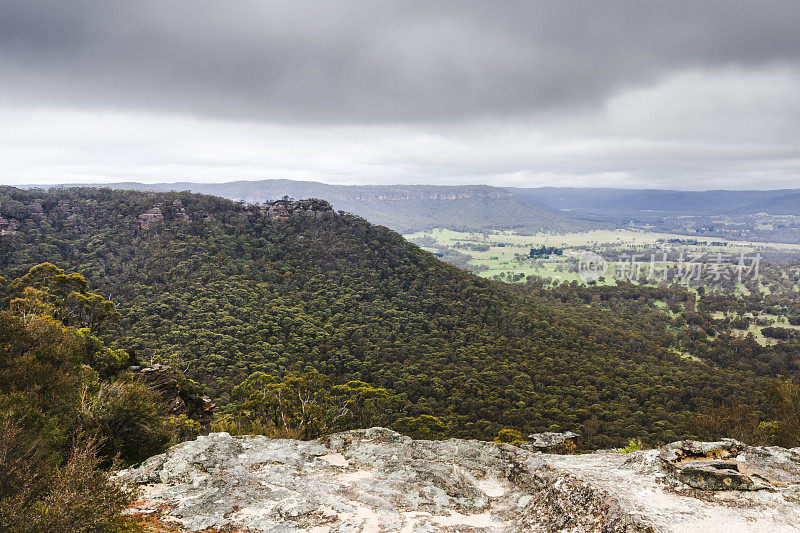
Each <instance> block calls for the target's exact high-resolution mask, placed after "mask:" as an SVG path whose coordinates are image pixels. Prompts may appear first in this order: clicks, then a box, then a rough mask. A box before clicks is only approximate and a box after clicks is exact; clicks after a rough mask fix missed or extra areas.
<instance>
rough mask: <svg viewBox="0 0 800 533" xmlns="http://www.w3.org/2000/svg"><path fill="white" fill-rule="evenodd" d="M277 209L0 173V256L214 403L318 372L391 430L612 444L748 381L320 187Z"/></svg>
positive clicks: (739, 391)
mask: <svg viewBox="0 0 800 533" xmlns="http://www.w3.org/2000/svg"><path fill="white" fill-rule="evenodd" d="M291 209H294V208H291ZM291 209H290V210H289V211H286V210H274V211H273V210H270V211H269V212H267V210H266V209H265V208H263V207H262V208H259V207H258V206H247V205H244V204H240V203H235V202H232V201H229V200H224V199H221V198H217V197H212V196H204V195H199V194H191V193H145V192H132V191H112V190H109V189H53V190H51V191H43V190H19V189H14V188H2V189H0V215H2V217H3V220H4V222H2V224H3V226H2V228H5V229H4V230H3V233H4V234H3V235H2V236H0V270H2V272H3V275H4V276H5V277H7V278H9V279H11V278H13V277H18V276H20V275H22V274H24V273H25V272H27V270H28V269H29V268H30V267H32V266H33V265H36V264H38V263H42V262H45V261H47V262H51V263H54V264H56V265H57V266H58V267H60V268H63V269H65V270H66V271H68V272H73V271H76V272H80V273H81V274H82V275H83V276H85V277H86V278H87V280H89V282H90V284H91V288H92V290H96V291H98V292H100V293H102V294H103V295H104V296H106V297H107V298H109V299H110V300H112V301H114V302H115V303H116V305H117V309H118V311H119V312H120V313H121V315H122V317H121V324H122V325H121V328H122V330H121V331H118V332H115V338H119V339H121V340H120V341H119V342H118V345H119V346H121V347H124V348H126V349H128V350H131V351H132V352H133V353H134V354H135V356H136V357H138V358H139V359H140V360H148V359H150V358H154V357H159V358H162V359H165V360H171V361H173V362H174V363H180V364H181V366H182V369H183V368H188V369H187V370H186V374H187V375H189V376H191V377H193V378H195V379H197V380H198V381H200V382H202V383H204V384H205V385H206V386H207V387H208V388H209V391H210V393H211V395H212V396H214V397H215V398H216V399H218V400H221V401H222V402H223V403H224V402H225V401H226V400H227V399H228V398H229V396H230V393H231V390H232V388H233V387H234V386H235V385H236V384H238V383H240V382H241V381H243V380H244V379H245V378H247V377H248V376H249V375H250V374H251V373H253V372H255V371H263V372H265V373H267V374H270V375H272V376H275V377H277V378H281V377H282V376H285V375H287V374H288V373H290V372H292V371H300V372H303V371H308V370H311V369H316V370H318V371H319V372H320V373H322V374H324V375H327V376H329V377H331V378H332V379H333V380H334V381H335V382H346V381H347V380H360V381H363V382H366V383H368V384H370V385H373V386H376V387H383V388H385V389H387V390H388V391H389V393H390V395H391V401H390V402H388V403H387V404H386V405H385V406H384V408H383V409H384V413H383V415H384V418H386V419H388V421H387V423H388V424H392V425H393V426H394V427H397V428H400V429H403V428H410V429H409V431H414V428H416V427H419V425H420V424H427V425H428V426H431V424H433V427H434V430H435V431H438V432H440V433H441V434H448V435H455V436H465V437H477V438H484V439H486V438H492V437H494V436H495V435H496V434H497V432H498V430H499V429H502V428H514V429H516V430H519V431H520V432H523V433H525V432H531V431H541V430H548V429H551V430H555V429H563V430H566V429H577V430H580V431H582V432H583V434H584V435H585V436H586V438H587V439H589V440H590V442H591V443H592V445H595V446H610V445H614V444H619V443H622V442H624V441H625V440H627V439H628V438H630V437H643V438H645V439H648V440H650V441H671V440H675V439H677V438H679V437H682V436H685V435H688V434H690V433H691V430H690V429H689V425H688V423H689V420H690V419H691V417H693V416H694V415H695V414H697V413H698V412H700V411H701V410H702V409H703V408H706V407H710V406H712V405H714V404H718V403H720V402H722V401H723V400H724V401H733V400H737V399H738V400H742V401H748V402H749V401H750V400H752V397H753V395H754V394H755V393H754V388H755V387H756V383H757V382H758V379H757V378H756V376H755V375H754V374H753V373H752V372H751V371H750V370H748V369H746V368H737V369H729V370H726V369H720V368H716V367H715V366H713V365H705V364H698V363H692V362H687V361H684V360H682V359H681V358H680V357H679V356H677V355H676V354H674V353H673V352H672V351H670V350H669V349H668V346H669V343H670V335H669V333H668V332H667V331H665V330H664V327H665V326H659V325H657V324H654V325H653V326H652V327H648V326H647V325H646V324H645V325H641V324H637V325H635V327H634V324H633V323H632V322H630V321H626V319H624V318H621V317H618V316H615V315H613V314H611V313H610V312H604V311H601V310H597V309H594V308H592V307H590V306H587V305H584V304H583V303H580V304H577V303H576V304H570V303H558V304H556V303H552V302H549V301H548V300H546V299H542V298H536V297H534V296H520V295H518V294H515V293H514V292H512V291H510V290H508V289H506V288H504V287H503V286H502V285H499V284H496V283H493V282H491V281H488V280H485V279H481V278H479V277H477V276H475V275H472V274H469V273H466V272H463V271H461V270H459V269H457V268H455V267H453V266H450V265H447V264H445V263H442V262H441V261H439V260H437V259H436V258H435V257H434V256H432V255H431V254H429V253H427V252H424V251H422V250H421V249H419V248H418V247H417V246H415V245H413V244H410V243H408V242H407V241H405V240H404V239H403V238H402V237H401V236H400V235H398V234H397V233H395V232H393V231H391V230H388V229H387V228H385V227H381V226H374V225H372V224H370V223H368V222H366V221H365V220H363V219H361V218H358V217H355V216H351V215H340V214H335V213H333V212H332V211H329V210H328V206H327V204H325V203H324V202H306V203H304V204H303V205H302V206H300V207H297V209H295V211H291ZM431 417H434V418H431ZM400 420H402V421H403V422H399V421H400ZM403 424H405V426H403Z"/></svg>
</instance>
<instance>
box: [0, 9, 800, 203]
mask: <svg viewBox="0 0 800 533" xmlns="http://www.w3.org/2000/svg"><path fill="white" fill-rule="evenodd" d="M798 20H800V3H799V2H796V1H793V0H787V1H778V0H773V1H759V2H754V1H747V2H744V1H733V0H724V1H723V0H707V1H703V2H696V1H674V2H658V3H656V2H630V1H609V2H597V1H592V0H585V1H569V2H564V1H552V2H530V1H519V2H517V1H506V2H502V3H497V2H472V1H463V0H462V1H437V2H427V1H425V2H423V1H404V2H399V1H396V2H391V1H387V2H367V1H361V2H355V1H349V0H345V1H337V2H323V1H319V2H307V1H295V2H273V1H252V2H241V1H232V2H218V1H206V0H194V1H193V2H174V1H158V2H155V1H153V2H148V1H144V2H121V1H119V2H118V1H116V0H104V1H103V2H94V1H83V0H75V1H71V2H62V1H52V2H46V1H36V0H24V1H23V0H7V1H6V2H4V3H3V6H2V8H0V80H1V81H0V102H2V103H0V118H2V119H3V121H2V122H0V140H2V142H3V145H2V146H0V155H2V156H3V160H4V161H5V164H4V165H3V166H2V167H1V168H0V180H3V182H6V183H8V182H15V183H26V182H40V183H41V182H43V181H44V182H54V181H62V180H68V179H69V180H73V179H75V180H93V179H102V178H104V177H105V178H108V179H140V180H152V179H160V180H171V179H175V180H177V179H215V180H216V179H235V178H253V179H254V178H261V177H304V178H318V179H327V180H328V181H337V182H362V183H363V182H384V183H385V182H407V183H408V182H435V183H445V182H447V183H454V182H472V183H475V182H488V183H493V184H514V185H520V184H522V185H524V184H530V185H537V184H540V183H539V182H546V183H545V184H554V183H563V184H570V185H606V186H614V185H622V186H658V187H673V188H708V187H724V186H729V187H735V188H742V187H758V188H762V187H765V186H792V185H793V184H795V185H796V182H797V178H798V177H800V174H798V168H800V164H799V163H798V160H799V159H800V149H798V146H800V104H798V101H799V100H800V98H798V94H800V32H798V31H797V28H796V22H797V21H798ZM70 126H71V127H70ZM165 132H169V135H165ZM170 135H171V137H170ZM167 137H169V138H167Z"/></svg>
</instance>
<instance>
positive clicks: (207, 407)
mask: <svg viewBox="0 0 800 533" xmlns="http://www.w3.org/2000/svg"><path fill="white" fill-rule="evenodd" d="M131 370H132V371H133V372H134V373H135V374H136V375H137V376H138V377H139V379H141V380H142V382H143V383H144V385H145V386H146V387H147V388H148V389H150V390H151V391H153V392H155V393H156V394H158V395H159V396H160V397H161V400H162V401H163V403H164V405H165V406H166V407H167V409H168V410H169V412H170V414H173V415H180V414H185V415H186V416H188V417H190V418H193V419H194V420H197V421H198V422H200V424H201V425H207V424H208V423H209V422H210V421H211V415H212V414H213V412H214V409H215V408H216V406H215V405H214V404H213V403H212V402H211V399H210V398H208V397H207V396H199V395H196V394H192V393H191V392H189V391H186V390H184V389H183V388H181V385H180V382H179V381H178V379H177V378H176V377H175V373H174V372H173V371H172V369H171V368H169V367H167V366H162V365H160V364H155V365H153V366H151V367H145V368H140V367H131Z"/></svg>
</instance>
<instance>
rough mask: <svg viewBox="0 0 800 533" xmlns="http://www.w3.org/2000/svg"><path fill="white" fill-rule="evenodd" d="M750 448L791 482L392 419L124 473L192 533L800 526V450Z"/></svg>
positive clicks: (189, 449) (147, 503) (238, 442)
mask: <svg viewBox="0 0 800 533" xmlns="http://www.w3.org/2000/svg"><path fill="white" fill-rule="evenodd" d="M739 444H740V443H739ZM745 448H746V449H743V450H739V452H740V453H739V457H738V459H740V460H742V461H745V458H743V457H742V453H744V454H747V453H750V454H751V455H752V456H753V457H756V456H758V461H761V462H762V464H767V463H769V468H771V469H773V470H772V471H771V474H770V475H773V477H774V478H775V479H776V480H778V479H779V480H780V481H776V482H775V483H774V486H770V487H769V488H768V489H766V490H755V491H753V490H750V491H746V492H741V491H701V490H696V489H693V488H690V487H688V486H687V485H685V484H683V483H682V482H680V481H679V480H678V479H677V478H676V477H675V476H674V475H672V474H671V473H670V471H669V469H665V468H664V466H663V465H664V460H663V459H662V458H661V457H659V451H658V450H653V451H646V452H637V453H632V454H627V455H621V454H617V453H613V452H601V453H593V454H586V455H561V456H559V455H548V454H541V453H535V452H529V451H526V450H522V449H520V448H516V447H514V446H510V445H507V444H500V443H493V442H480V441H466V440H455V439H453V440H447V441H415V440H412V439H410V438H408V437H403V436H401V435H399V434H398V433H395V432H393V431H391V430H387V429H383V428H372V429H368V430H357V431H349V432H345V433H338V434H335V435H331V436H328V437H324V438H322V439H318V440H316V441H309V442H303V441H296V440H279V439H270V438H267V437H261V436H255V437H253V436H249V437H231V436H230V435H228V434H227V433H214V434H211V435H208V436H204V437H198V438H197V439H196V440H194V441H190V442H185V443H182V444H179V445H177V446H175V447H173V448H171V449H170V450H168V451H167V452H166V453H165V454H162V455H159V456H156V457H152V458H150V459H148V460H147V461H145V463H143V464H142V465H141V466H140V467H139V468H136V469H133V470H129V471H123V472H120V473H119V474H118V475H117V476H116V479H118V480H119V481H121V482H123V483H126V484H128V485H129V486H130V487H134V486H137V485H140V486H141V493H140V499H139V502H138V503H137V504H136V506H135V508H133V509H132V510H131V512H135V513H154V514H157V515H159V516H160V518H161V520H162V521H163V522H165V523H167V524H169V525H172V526H176V527H179V528H181V529H182V530H185V531H204V530H211V531H214V530H224V531H229V530H236V531H252V532H263V531H313V532H319V533H322V532H330V533H333V532H344V531H362V532H368V531H376V532H378V531H396V532H412V531H423V532H425V531H430V532H434V531H497V532H501V531H509V532H511V531H543V532H544V531H574V532H585V531H604V532H635V531H653V532H655V531H686V532H689V531H691V532H696V531H724V532H725V533H733V532H738V531H797V524H800V503H798V502H799V501H800V489H799V488H798V487H800V485H798V483H800V473H798V458H797V454H795V453H794V452H791V451H788V450H782V449H777V451H775V454H776V457H779V460H777V462H775V461H771V460H765V459H764V458H765V457H766V455H765V453H766V452H764V450H775V449H764V448H759V449H755V448H750V447H745ZM767 455H769V454H767ZM779 463H780V464H779ZM743 468H744V467H743ZM765 468H766V467H765ZM762 470H763V469H762Z"/></svg>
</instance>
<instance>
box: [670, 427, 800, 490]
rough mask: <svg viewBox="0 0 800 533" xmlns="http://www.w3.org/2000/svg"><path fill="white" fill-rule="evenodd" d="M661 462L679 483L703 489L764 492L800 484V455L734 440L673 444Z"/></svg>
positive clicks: (794, 451) (781, 449)
mask: <svg viewBox="0 0 800 533" xmlns="http://www.w3.org/2000/svg"><path fill="white" fill-rule="evenodd" d="M658 457H659V459H660V460H661V461H662V462H663V463H664V466H665V468H666V470H667V471H668V472H669V473H670V474H672V475H673V476H674V477H675V478H676V479H677V480H679V481H681V482H682V483H685V484H686V485H688V486H690V487H694V488H696V489H701V490H764V489H776V488H779V487H782V486H786V485H788V484H793V483H797V481H798V479H797V477H798V474H800V472H798V470H797V468H798V465H800V453H798V452H797V451H796V450H787V449H785V448H778V447H775V446H773V447H759V448H756V447H751V446H747V445H746V444H744V443H741V442H739V441H736V440H733V439H727V440H723V441H720V442H696V441H681V442H673V443H672V444H669V445H667V446H665V447H664V448H662V449H661V451H660V452H659V454H658Z"/></svg>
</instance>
